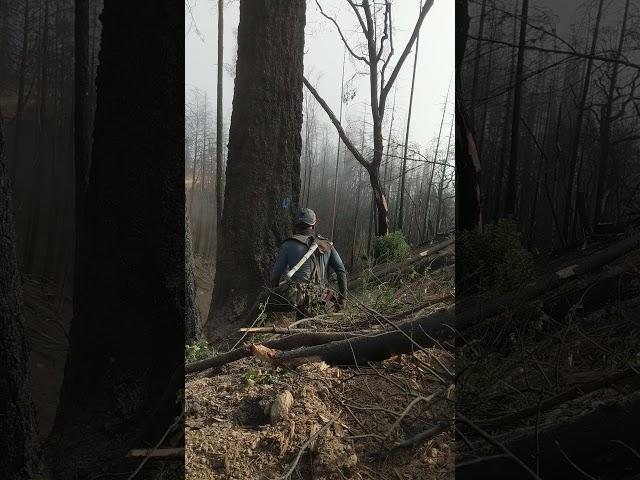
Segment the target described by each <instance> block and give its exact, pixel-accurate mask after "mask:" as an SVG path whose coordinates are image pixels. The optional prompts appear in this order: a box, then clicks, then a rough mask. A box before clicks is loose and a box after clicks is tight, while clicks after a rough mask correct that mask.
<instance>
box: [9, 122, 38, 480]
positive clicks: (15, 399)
mask: <svg viewBox="0 0 640 480" xmlns="http://www.w3.org/2000/svg"><path fill="white" fill-rule="evenodd" d="M11 208H12V207H11V187H10V184H9V173H8V171H7V168H6V165H5V160H4V138H3V136H2V113H1V112H0V265H1V267H0V392H2V393H0V432H2V434H1V435H0V472H2V478H3V479H5V478H6V479H7V480H30V479H32V478H35V475H36V473H37V470H38V459H39V448H38V434H37V432H36V428H35V421H34V414H33V407H32V403H31V388H30V382H29V381H28V377H29V370H28V365H27V359H28V353H27V346H26V343H25V338H24V328H23V325H22V315H21V303H22V298H21V296H22V293H21V290H22V289H21V286H20V277H19V273H18V262H17V258H16V250H15V232H14V227H13V214H12V210H11Z"/></svg>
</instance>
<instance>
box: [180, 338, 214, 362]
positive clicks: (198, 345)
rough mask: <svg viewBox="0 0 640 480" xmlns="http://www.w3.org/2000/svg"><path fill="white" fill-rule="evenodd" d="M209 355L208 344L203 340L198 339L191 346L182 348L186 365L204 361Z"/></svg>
mask: <svg viewBox="0 0 640 480" xmlns="http://www.w3.org/2000/svg"><path fill="white" fill-rule="evenodd" d="M210 354H211V351H210V349H209V344H208V343H207V341H206V340H205V339H204V338H199V339H198V340H196V341H195V342H193V343H192V344H191V345H185V347H184V358H185V360H186V362H187V363H191V362H197V361H198V360H204V359H205V358H207V357H209V356H210Z"/></svg>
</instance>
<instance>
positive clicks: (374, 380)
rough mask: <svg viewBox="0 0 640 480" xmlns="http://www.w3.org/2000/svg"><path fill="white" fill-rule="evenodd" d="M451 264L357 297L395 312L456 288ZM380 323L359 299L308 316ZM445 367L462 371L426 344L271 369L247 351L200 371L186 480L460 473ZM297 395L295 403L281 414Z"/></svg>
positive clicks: (191, 388)
mask: <svg viewBox="0 0 640 480" xmlns="http://www.w3.org/2000/svg"><path fill="white" fill-rule="evenodd" d="M452 273H453V270H452V269H448V270H446V271H444V272H435V273H433V274H431V273H429V272H427V273H426V274H424V275H418V276H411V277H410V278H407V279H405V280H403V281H402V282H401V284H400V285H394V286H393V287H391V286H388V285H382V286H379V287H376V288H375V289H374V290H371V291H367V292H365V293H363V294H361V295H359V301H362V302H363V303H365V304H366V305H368V306H374V307H375V308H376V309H384V307H386V311H384V313H385V314H389V315H391V314H395V313H397V312H398V311H405V310H409V309H410V307H411V306H415V305H419V304H420V301H421V300H423V299H424V298H425V297H430V296H431V297H432V296H433V295H434V294H438V293H440V294H442V293H443V292H452V289H453V274H452ZM351 303H352V305H353V304H356V305H357V302H356V301H355V300H354V301H353V302H351ZM444 306H446V305H445V304H443V303H441V304H436V305H433V306H431V307H429V308H428V309H426V310H422V311H421V312H416V313H414V315H423V314H425V313H428V312H429V311H433V310H437V309H439V308H442V307H444ZM372 322H373V323H375V322H374V321H373V320H372V319H370V318H368V317H367V315H366V314H365V313H363V312H362V311H360V310H358V308H356V307H353V306H352V307H351V308H350V309H349V310H348V311H347V313H346V315H344V316H343V317H340V318H336V317H335V316H332V317H331V319H330V321H329V320H327V323H322V322H318V323H312V322H308V323H306V324H305V328H314V329H317V330H318V331H322V330H326V329H328V328H331V329H332V330H334V329H346V328H349V327H352V328H353V327H354V326H356V327H357V328H363V327H364V326H366V325H367V324H371V323H372ZM370 326H371V325H370ZM266 338H267V337H266V336H264V335H263V336H262V337H260V340H265V339H266ZM254 341H257V340H256V339H254ZM214 347H215V346H214ZM444 368H446V369H447V370H449V371H450V372H452V371H453V370H454V359H453V355H452V354H451V353H449V352H448V351H446V350H442V349H428V350H424V351H418V352H416V353H414V354H412V355H401V356H397V357H394V358H391V359H389V360H387V361H385V362H382V363H377V364H371V365H360V366H358V367H345V368H340V367H330V366H328V365H326V364H325V363H311V364H306V365H302V366H299V367H296V368H289V367H276V368H274V367H271V366H269V365H266V364H264V363H261V362H260V360H258V359H257V358H246V359H244V360H241V361H239V362H236V363H233V364H229V365H226V366H224V367H221V368H219V369H217V370H214V371H205V372H202V373H199V374H196V375H192V376H190V377H189V378H188V379H187V383H186V391H185V399H186V413H187V419H186V422H185V435H186V458H185V461H186V471H187V478H188V479H190V480H210V479H228V480H258V479H265V480H266V479H285V478H287V479H288V478H291V479H314V480H332V479H344V478H349V479H397V480H414V479H415V480H419V479H445V478H447V479H448V478H452V477H453V452H452V445H453V430H452V427H451V424H450V420H451V419H452V416H453V405H454V403H453V402H454V395H455V391H454V388H453V385H452V384H451V383H450V382H449V381H448V380H443V377H442V376H441V375H439V374H438V372H440V373H442V371H443V369H444ZM285 399H286V400H285ZM291 400H292V403H291V405H290V408H289V409H288V411H287V410H286V409H285V412H286V413H284V414H279V413H278V412H279V410H278V409H279V407H281V406H282V405H283V404H287V402H290V401H291ZM274 404H275V405H276V406H275V407H274ZM274 411H276V413H275V414H274ZM434 427H435V428H438V427H439V428H438V430H437V431H438V432H439V433H436V434H433V435H429V436H428V438H427V439H424V440H420V437H419V436H418V435H419V434H421V433H422V432H425V431H429V430H432V429H434Z"/></svg>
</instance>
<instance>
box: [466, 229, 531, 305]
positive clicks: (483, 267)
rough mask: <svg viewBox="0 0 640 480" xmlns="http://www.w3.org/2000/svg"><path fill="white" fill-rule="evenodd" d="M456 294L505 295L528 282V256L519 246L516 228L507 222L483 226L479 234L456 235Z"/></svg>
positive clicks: (529, 271) (529, 261) (529, 268)
mask: <svg viewBox="0 0 640 480" xmlns="http://www.w3.org/2000/svg"><path fill="white" fill-rule="evenodd" d="M456 256H457V262H456V277H457V281H456V293H457V294H458V295H468V294H472V293H475V292H478V291H481V290H491V289H496V290H497V291H499V292H506V291H509V290H513V289H515V288H518V287H520V286H522V285H523V284H524V283H525V282H527V281H528V280H529V279H530V278H531V266H532V255H531V253H530V252H529V251H527V250H526V249H525V248H524V246H523V245H522V239H521V235H520V232H518V230H517V228H516V225H515V224H514V223H513V222H510V221H507V220H500V221H499V222H498V223H496V224H492V225H487V226H486V227H485V229H484V231H483V232H482V233H479V232H477V231H466V232H457V233H456Z"/></svg>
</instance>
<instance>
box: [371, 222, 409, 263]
mask: <svg viewBox="0 0 640 480" xmlns="http://www.w3.org/2000/svg"><path fill="white" fill-rule="evenodd" d="M410 250H411V247H409V244H408V243H407V240H406V239H405V238H404V235H403V234H402V232H401V231H399V230H398V231H395V232H391V233H388V234H386V235H384V236H382V237H376V238H375V239H374V240H373V261H374V263H375V264H378V263H383V262H401V261H403V260H405V259H406V258H407V257H408V256H409V252H410Z"/></svg>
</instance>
